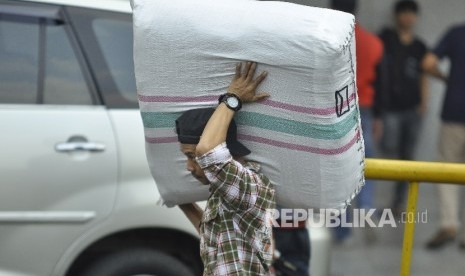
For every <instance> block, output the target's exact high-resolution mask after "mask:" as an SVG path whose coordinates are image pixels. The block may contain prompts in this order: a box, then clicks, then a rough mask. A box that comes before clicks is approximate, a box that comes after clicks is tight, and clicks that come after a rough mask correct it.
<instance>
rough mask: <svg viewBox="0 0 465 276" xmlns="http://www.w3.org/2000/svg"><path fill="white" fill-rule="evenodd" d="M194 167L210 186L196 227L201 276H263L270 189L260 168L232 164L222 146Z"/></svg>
mask: <svg viewBox="0 0 465 276" xmlns="http://www.w3.org/2000/svg"><path fill="white" fill-rule="evenodd" d="M197 162H198V163H199V165H200V167H201V168H202V169H203V170H204V172H205V175H206V176H207V178H208V179H209V181H210V182H211V184H210V197H209V198H208V201H207V206H206V208H205V211H204V214H203V218H202V222H201V225H200V254H201V257H202V260H203V264H204V267H205V270H204V275H267V274H269V268H270V266H271V261H272V246H271V242H272V231H271V218H270V217H268V215H267V214H269V212H267V210H271V209H274V208H275V195H274V189H273V188H272V185H271V183H270V181H269V180H268V178H267V177H265V176H264V175H262V174H259V173H258V171H259V169H260V166H259V165H258V164H257V163H252V162H248V163H246V164H244V165H242V164H241V163H239V162H237V161H235V160H233V159H232V157H231V154H230V153H229V150H228V149H227V148H226V143H223V144H221V145H219V146H217V147H216V148H214V149H213V150H211V151H210V152H208V153H206V154H205V155H203V156H201V157H198V158H197Z"/></svg>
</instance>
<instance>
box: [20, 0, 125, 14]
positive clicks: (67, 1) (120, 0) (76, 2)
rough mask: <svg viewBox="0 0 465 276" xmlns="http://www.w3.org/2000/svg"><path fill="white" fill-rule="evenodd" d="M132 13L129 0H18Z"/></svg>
mask: <svg viewBox="0 0 465 276" xmlns="http://www.w3.org/2000/svg"><path fill="white" fill-rule="evenodd" d="M16 1H22V2H36V3H45V4H55V5H64V6H74V7H84V8H91V9H99V10H107V11H115V12H123V13H131V12H132V9H131V5H130V3H129V0H16Z"/></svg>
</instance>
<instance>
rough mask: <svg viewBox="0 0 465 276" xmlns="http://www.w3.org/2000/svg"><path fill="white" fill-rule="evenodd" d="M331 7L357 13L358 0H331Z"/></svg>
mask: <svg viewBox="0 0 465 276" xmlns="http://www.w3.org/2000/svg"><path fill="white" fill-rule="evenodd" d="M331 9H333V10H338V11H343V12H347V13H351V14H355V11H356V10H357V0H331Z"/></svg>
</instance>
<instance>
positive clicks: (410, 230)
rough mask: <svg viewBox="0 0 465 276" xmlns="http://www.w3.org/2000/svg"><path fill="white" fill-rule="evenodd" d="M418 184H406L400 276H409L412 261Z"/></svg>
mask: <svg viewBox="0 0 465 276" xmlns="http://www.w3.org/2000/svg"><path fill="white" fill-rule="evenodd" d="M417 199H418V182H412V183H409V184H408V199H407V215H406V216H405V217H404V219H405V220H406V221H405V228H404V243H403V246H402V262H401V267H400V275H401V276H408V275H410V263H411V260H412V248H413V237H414V234H415V220H416V219H417V216H416V210H417Z"/></svg>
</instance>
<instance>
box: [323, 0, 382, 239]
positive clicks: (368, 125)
mask: <svg viewBox="0 0 465 276" xmlns="http://www.w3.org/2000/svg"><path fill="white" fill-rule="evenodd" d="M357 4H358V3H357V0H332V1H331V8H332V9H335V10H340V11H343V12H347V13H352V14H355V12H356V9H357ZM355 40H356V59H357V93H358V98H359V106H360V116H361V122H362V130H363V140H364V142H365V156H366V157H374V140H379V138H380V136H381V132H382V121H381V120H379V119H376V120H375V119H374V117H376V118H379V117H380V116H381V112H382V110H381V109H380V108H378V106H379V104H378V102H379V99H380V98H378V95H376V94H377V90H379V88H378V87H379V85H377V84H378V83H380V82H379V80H380V78H379V77H380V73H381V68H382V66H381V65H382V60H383V43H382V42H381V40H380V39H379V38H378V37H377V36H376V35H374V34H372V33H370V32H368V31H367V30H366V29H365V28H363V27H362V26H361V25H360V24H359V23H358V22H357V24H356V25H355ZM375 95H376V96H375ZM373 189H374V183H373V181H372V180H366V182H365V186H364V187H363V189H362V190H361V191H360V193H359V195H358V196H357V198H356V203H357V206H358V208H365V209H370V208H373ZM347 214H350V212H349V211H348V212H347ZM371 230H372V229H369V230H368V231H367V232H366V233H367V241H368V242H372V241H373V240H374V238H375V237H374V232H373V231H371ZM335 231H336V232H335V237H336V241H337V242H341V241H343V240H344V239H346V238H347V237H348V236H349V235H350V232H351V231H350V228H347V227H338V228H336V230H335Z"/></svg>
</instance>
